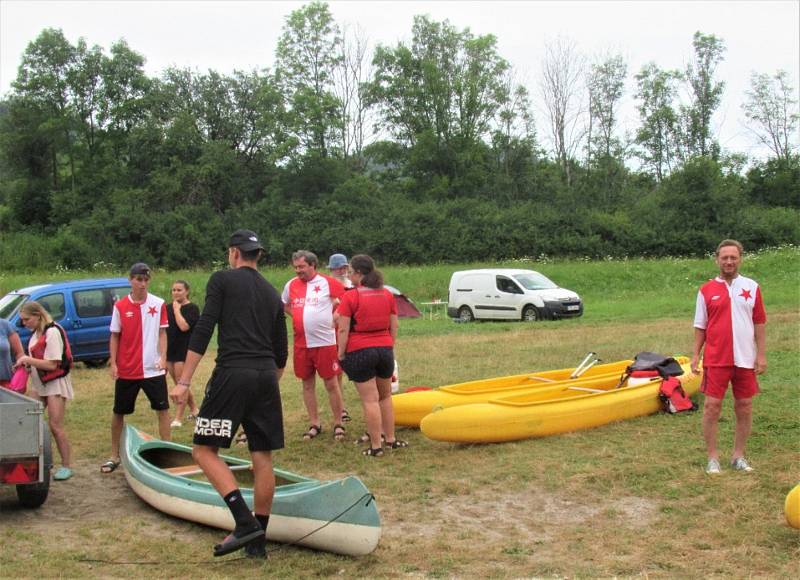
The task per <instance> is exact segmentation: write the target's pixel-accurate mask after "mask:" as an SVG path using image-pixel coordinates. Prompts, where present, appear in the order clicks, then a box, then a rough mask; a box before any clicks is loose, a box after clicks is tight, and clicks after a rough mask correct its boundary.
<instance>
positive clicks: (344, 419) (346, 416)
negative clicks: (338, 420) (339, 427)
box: [342, 409, 351, 423]
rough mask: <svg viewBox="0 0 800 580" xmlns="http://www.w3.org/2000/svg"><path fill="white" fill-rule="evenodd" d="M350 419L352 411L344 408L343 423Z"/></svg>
mask: <svg viewBox="0 0 800 580" xmlns="http://www.w3.org/2000/svg"><path fill="white" fill-rule="evenodd" d="M350 420H351V417H350V413H348V412H347V409H342V423H347V422H349V421H350Z"/></svg>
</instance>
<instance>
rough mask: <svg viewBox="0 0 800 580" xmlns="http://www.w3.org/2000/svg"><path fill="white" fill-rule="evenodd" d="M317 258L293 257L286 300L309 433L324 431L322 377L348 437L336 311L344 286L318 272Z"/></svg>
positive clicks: (340, 432)
mask: <svg viewBox="0 0 800 580" xmlns="http://www.w3.org/2000/svg"><path fill="white" fill-rule="evenodd" d="M318 264H319V260H318V259H317V256H316V254H314V253H313V252H309V251H307V250H298V251H297V252H295V253H294V254H292V266H294V271H295V274H297V276H296V277H295V278H292V279H291V280H289V281H288V282H287V283H286V286H285V287H284V288H283V294H282V295H281V300H282V301H283V305H284V310H285V311H286V314H288V315H289V316H291V317H292V327H293V329H294V353H293V354H294V356H293V358H292V363H293V365H294V374H295V376H296V377H297V378H298V379H300V380H301V381H303V402H304V403H305V406H306V411H308V420H309V422H310V426H309V428H308V430H307V431H306V432H305V434H304V435H303V438H304V439H306V440H310V439H313V438H314V437H316V436H317V435H319V434H320V433H321V432H322V422H321V421H320V415H319V408H318V406H317V395H316V375H317V373H319V376H320V377H321V378H322V380H323V383H324V384H325V389H326V390H327V391H328V398H329V400H330V404H331V411H332V412H333V436H334V438H335V439H336V440H337V441H341V440H343V439H344V435H345V429H344V426H343V425H342V409H343V408H344V404H343V402H342V391H341V390H340V388H339V379H338V375H339V374H340V373H341V372H342V370H341V367H340V366H339V357H338V352H337V349H336V330H335V327H334V322H333V311H334V309H335V308H336V305H338V304H339V298H341V296H342V294H344V286H343V285H342V283H341V282H339V281H338V280H336V279H335V278H333V277H331V276H326V275H324V274H320V273H318V272H317V265H318Z"/></svg>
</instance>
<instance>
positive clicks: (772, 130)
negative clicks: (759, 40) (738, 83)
mask: <svg viewBox="0 0 800 580" xmlns="http://www.w3.org/2000/svg"><path fill="white" fill-rule="evenodd" d="M793 92H794V87H793V83H792V82H791V79H790V78H789V75H788V73H787V72H786V71H784V70H779V71H777V72H776V73H775V74H774V75H773V76H772V77H770V76H769V75H766V74H758V73H753V74H752V75H751V77H750V90H748V91H747V92H746V93H745V95H746V96H747V101H745V102H744V103H743V104H742V109H743V110H744V114H745V116H746V117H747V119H748V120H749V121H750V122H751V124H752V125H751V130H752V131H753V133H754V134H755V136H756V137H757V138H758V140H759V141H760V142H761V143H763V144H764V145H766V146H767V147H769V148H770V150H771V151H772V152H773V153H774V154H775V157H777V158H779V159H784V160H786V161H788V160H789V159H790V158H791V156H792V150H793V149H795V148H796V147H797V126H798V123H800V113H798V111H797V99H795V98H794V97H793V96H792V93H793ZM793 141H794V142H793Z"/></svg>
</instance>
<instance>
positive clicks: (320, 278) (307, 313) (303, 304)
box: [281, 274, 344, 348]
mask: <svg viewBox="0 0 800 580" xmlns="http://www.w3.org/2000/svg"><path fill="white" fill-rule="evenodd" d="M342 294H344V286H342V283H341V282H339V281H338V280H337V279H335V278H332V277H330V276H326V275H324V274H317V275H316V276H314V278H312V279H311V280H309V281H308V282H305V281H303V280H301V279H300V278H297V277H294V278H292V279H291V280H289V281H288V282H287V283H286V286H284V287H283V294H282V295H281V300H283V303H284V304H286V305H288V306H289V312H290V314H291V316H292V327H293V328H294V345H295V346H301V347H306V348H316V347H319V346H331V345H333V344H336V330H335V329H334V327H333V303H334V301H335V300H337V299H338V298H340V297H341V296H342Z"/></svg>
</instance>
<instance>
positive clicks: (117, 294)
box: [108, 286, 131, 314]
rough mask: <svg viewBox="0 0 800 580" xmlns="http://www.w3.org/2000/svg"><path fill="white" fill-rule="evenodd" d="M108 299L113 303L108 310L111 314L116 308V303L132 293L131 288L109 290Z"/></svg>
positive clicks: (122, 287)
mask: <svg viewBox="0 0 800 580" xmlns="http://www.w3.org/2000/svg"><path fill="white" fill-rule="evenodd" d="M108 293H109V295H108V299H109V301H110V302H111V305H110V306H109V308H108V313H109V314H111V311H112V310H113V308H114V303H116V301H117V300H119V299H120V298H125V297H126V296H127V295H128V294H130V293H131V287H130V286H119V287H117V288H109V289H108Z"/></svg>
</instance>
